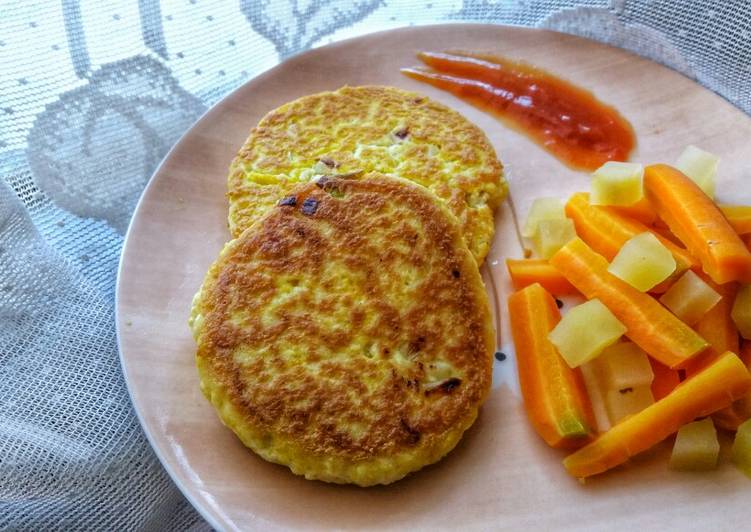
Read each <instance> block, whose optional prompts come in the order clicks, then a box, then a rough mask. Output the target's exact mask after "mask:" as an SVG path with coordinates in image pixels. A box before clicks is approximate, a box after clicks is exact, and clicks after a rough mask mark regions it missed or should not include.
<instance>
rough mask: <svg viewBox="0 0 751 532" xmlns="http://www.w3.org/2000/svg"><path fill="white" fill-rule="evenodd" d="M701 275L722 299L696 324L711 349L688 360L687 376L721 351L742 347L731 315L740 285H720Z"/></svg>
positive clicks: (685, 368)
mask: <svg viewBox="0 0 751 532" xmlns="http://www.w3.org/2000/svg"><path fill="white" fill-rule="evenodd" d="M701 276H702V278H703V280H704V281H705V282H706V283H708V284H709V285H710V286H711V287H712V289H714V290H715V291H716V292H717V293H718V294H720V295H721V296H722V299H721V300H720V301H719V302H718V303H717V304H716V305H715V306H714V307H712V308H711V309H710V310H709V311H708V312H707V313H706V314H704V316H702V317H701V319H700V320H699V321H698V322H697V323H696V324H695V325H694V330H695V331H696V332H697V333H699V335H701V337H702V338H704V339H705V340H707V341H708V342H709V344H710V345H711V349H707V350H706V351H704V352H703V353H701V354H700V355H698V356H696V357H694V358H692V359H691V360H689V361H688V362H686V364H685V365H684V366H683V369H684V370H686V376H687V377H690V376H692V375H695V374H696V373H698V372H700V371H701V370H702V369H704V368H705V367H707V366H708V365H710V364H711V363H712V362H714V361H715V360H717V358H719V356H720V353H724V352H725V351H732V352H733V353H738V351H739V349H740V342H739V338H738V329H737V328H736V326H735V322H733V318H732V317H731V316H730V312H731V311H732V309H733V302H734V301H735V294H736V293H737V292H738V285H737V284H736V283H727V284H722V285H718V284H716V283H715V282H713V281H712V280H711V279H709V278H708V277H707V276H706V275H704V274H702V275H701Z"/></svg>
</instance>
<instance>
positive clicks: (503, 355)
mask: <svg viewBox="0 0 751 532" xmlns="http://www.w3.org/2000/svg"><path fill="white" fill-rule="evenodd" d="M495 359H496V360H497V361H498V362H503V361H504V360H506V353H503V352H501V351H496V352H495Z"/></svg>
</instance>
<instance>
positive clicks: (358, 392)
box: [196, 175, 493, 467]
mask: <svg viewBox="0 0 751 532" xmlns="http://www.w3.org/2000/svg"><path fill="white" fill-rule="evenodd" d="M290 196H291V197H294V205H289V204H291V203H293V202H292V200H291V199H290V200H288V201H286V203H288V205H277V206H276V207H274V208H273V210H272V211H271V212H269V213H268V214H267V215H266V216H265V217H264V218H262V219H261V220H259V221H258V222H257V223H256V224H255V225H253V226H252V227H251V228H249V229H248V230H246V231H245V232H244V233H243V234H242V235H240V237H239V238H238V239H237V240H235V241H234V242H233V243H231V244H230V245H229V247H228V248H227V249H226V250H225V252H224V253H223V254H222V256H221V257H220V258H219V260H218V261H217V262H216V263H215V264H214V265H213V266H212V268H211V269H210V271H209V273H208V275H207V278H206V281H205V283H204V286H203V288H202V292H201V295H200V299H199V300H198V302H197V310H198V312H199V313H200V314H201V315H202V323H203V324H202V326H201V328H200V330H199V331H196V332H197V340H198V344H199V349H198V354H197V357H198V358H199V360H200V359H203V362H205V363H208V367H210V371H211V374H212V379H213V380H214V381H215V382H217V383H219V385H220V386H221V387H222V388H223V389H224V390H225V392H226V394H227V395H228V396H229V397H230V400H231V402H232V403H233V406H234V407H235V408H236V409H237V410H238V411H240V412H241V413H242V417H243V422H244V423H246V424H249V425H252V426H253V427H254V430H256V432H259V431H260V432H261V433H268V435H269V437H270V438H279V437H281V438H285V439H287V440H290V441H294V442H295V445H298V446H299V448H300V450H301V451H302V452H305V453H309V454H312V455H317V456H338V457H344V458H346V459H347V460H350V461H361V460H368V459H370V458H374V457H378V456H384V455H390V454H393V453H398V452H399V451H400V450H403V449H411V448H415V447H420V446H423V447H425V448H430V447H434V448H435V447H436V441H438V440H440V439H441V438H442V437H443V435H444V434H446V433H447V432H448V431H450V430H451V429H455V428H456V427H457V426H458V425H461V424H462V423H464V425H463V426H462V429H461V430H463V429H464V428H466V426H467V425H468V424H469V423H471V422H472V420H473V419H474V416H475V415H476V410H477V407H478V406H479V404H480V403H481V402H482V401H483V399H484V397H485V396H486V394H487V392H488V389H489V386H490V380H491V355H490V351H491V350H492V347H493V346H492V341H493V340H492V338H493V335H492V328H491V325H490V320H489V317H490V316H489V311H488V304H487V296H486V294H485V291H484V288H483V285H482V282H481V280H480V276H479V273H478V271H477V267H476V265H475V263H474V261H473V259H472V257H471V255H470V254H469V252H468V250H467V248H466V246H465V245H464V244H463V243H462V240H461V235H460V232H459V229H458V227H457V225H456V222H455V221H454V220H453V218H452V217H451V215H450V214H448V212H447V211H446V209H445V207H443V206H442V205H441V204H440V203H439V202H438V201H435V200H434V199H433V198H432V197H431V195H430V194H429V193H428V192H427V191H425V190H424V189H421V188H420V187H416V186H413V185H411V184H408V183H407V182H405V181H402V180H395V179H392V178H387V177H383V176H377V175H376V176H369V177H367V178H366V179H361V180H346V179H330V180H328V181H327V182H326V183H325V184H321V183H319V184H314V183H309V184H304V185H300V186H299V187H298V188H296V189H294V191H293V193H292V194H291V195H290ZM282 203H285V202H282ZM314 204H315V209H313V207H312V206H313V205H314ZM332 265H335V266H336V269H332ZM413 274H414V275H413ZM345 278H346V279H347V283H348V284H344V285H343V284H342V283H343V281H342V279H345ZM280 279H286V280H290V279H291V280H292V281H291V282H292V283H293V284H294V283H295V282H296V283H297V288H299V287H303V288H304V289H303V290H301V291H300V292H299V293H297V294H296V295H295V296H294V297H292V298H290V299H288V300H287V302H286V303H284V304H281V305H277V306H274V307H273V310H270V309H271V306H272V304H273V301H274V298H275V297H277V296H279V293H280V292H279V291H280V290H281V288H280V284H279V283H280ZM295 279H296V280H297V281H294V280H295ZM285 282H286V281H285ZM410 283H411V284H410ZM286 286H287V288H290V285H289V284H288V285H286ZM310 287H315V288H317V290H315V291H312V290H307V288H310ZM294 288H295V287H293V289H294ZM342 311H344V312H345V315H346V316H347V318H346V319H345V323H341V324H340V326H337V325H332V323H338V321H341V316H342V314H341V312H342ZM332 317H333V318H336V319H337V320H338V321H335V322H332V321H328V320H329V318H332ZM346 321H348V323H346ZM363 339H365V341H366V342H367V345H365V346H364V347H363V345H362V341H363ZM371 344H372V345H374V346H377V350H375V351H374V350H372V349H371V350H370V351H368V346H369V345H371ZM366 352H370V354H371V356H368V355H366ZM239 353H242V355H240V354H239ZM405 360H406V362H405ZM441 363H448V364H449V365H450V366H451V367H452V368H453V369H452V370H451V371H450V372H449V373H450V375H448V374H447V375H445V376H444V377H442V378H441V379H439V380H438V381H435V382H431V383H427V382H426V378H427V377H428V376H429V375H435V374H436V373H435V371H436V370H435V367H436V364H439V365H440V364H441ZM199 366H200V361H199ZM313 368H315V371H314V370H313ZM352 427H356V429H352ZM452 445H453V444H452ZM444 452H445V451H444ZM437 458H440V456H438V457H433V458H432V459H431V460H435V459H437ZM418 467H419V466H418Z"/></svg>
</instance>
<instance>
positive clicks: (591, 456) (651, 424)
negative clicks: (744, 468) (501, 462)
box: [563, 353, 751, 478]
mask: <svg viewBox="0 0 751 532" xmlns="http://www.w3.org/2000/svg"><path fill="white" fill-rule="evenodd" d="M749 390H751V375H749V372H748V370H747V369H746V366H745V365H744V364H743V362H741V360H740V359H739V358H738V357H737V356H736V355H735V354H733V353H725V354H724V355H722V356H721V357H720V358H719V359H717V360H716V361H715V362H714V363H713V364H712V365H711V366H709V367H707V368H706V369H704V370H703V371H701V372H700V373H698V374H697V375H695V376H694V377H692V378H690V379H687V380H685V381H684V382H683V383H681V384H680V385H679V386H678V387H677V388H676V389H674V390H673V391H672V392H670V394H668V395H667V396H666V397H663V398H662V399H660V400H659V401H657V402H656V403H654V404H653V405H651V406H649V407H647V408H645V409H644V410H642V411H641V412H639V413H637V414H634V415H633V416H631V417H628V418H626V419H625V420H623V421H622V422H620V423H619V424H617V425H615V426H614V427H613V428H611V429H610V430H609V431H607V432H606V433H604V434H601V435H600V436H598V437H597V439H595V440H594V441H593V442H591V443H589V444H587V445H586V446H585V447H582V448H581V449H579V450H578V451H576V452H575V453H573V454H571V455H569V456H568V457H566V459H564V461H563V465H564V466H565V467H566V470H567V471H568V472H569V473H570V474H571V475H573V476H575V477H579V478H584V477H589V476H592V475H596V474H598V473H602V472H604V471H607V470H608V469H611V468H613V467H616V466H618V465H620V464H622V463H624V462H626V461H627V460H628V459H629V458H630V457H631V456H634V455H636V454H638V453H640V452H642V451H645V450H647V449H649V448H650V447H652V446H653V445H655V444H656V443H659V442H661V441H662V440H664V439H665V438H667V437H668V436H670V435H671V434H672V433H674V432H676V431H677V430H678V429H679V428H680V427H681V426H682V425H685V424H686V423H689V422H691V421H693V420H694V419H696V418H697V417H702V416H707V415H709V414H711V413H712V412H715V411H717V410H719V409H720V408H723V407H725V406H728V405H729V404H730V403H731V402H732V401H734V400H736V399H738V398H739V397H742V396H743V395H745V394H746V393H748V391H749ZM747 445H748V447H749V449H748V451H746V452H749V451H751V442H749V443H748V444H747ZM740 447H741V446H739V448H740ZM744 449H745V448H744ZM739 456H742V457H745V452H743V450H741V452H740V453H739ZM744 463H745V462H744ZM748 465H749V466H751V461H749V462H748Z"/></svg>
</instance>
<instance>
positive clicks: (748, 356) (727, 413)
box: [712, 342, 751, 431]
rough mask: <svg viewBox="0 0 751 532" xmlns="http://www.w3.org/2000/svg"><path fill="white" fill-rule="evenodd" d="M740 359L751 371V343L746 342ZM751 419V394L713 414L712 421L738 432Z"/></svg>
mask: <svg viewBox="0 0 751 532" xmlns="http://www.w3.org/2000/svg"><path fill="white" fill-rule="evenodd" d="M738 356H739V358H740V359H741V360H742V361H743V363H744V364H746V367H747V368H748V369H749V371H751V342H744V343H743V347H742V348H741V352H740V353H739V354H738ZM749 418H751V393H748V394H746V395H744V396H743V397H741V398H740V399H738V400H737V401H735V402H734V403H733V404H732V405H730V406H729V407H727V408H723V409H722V410H718V411H717V412H715V413H714V414H712V419H713V420H714V422H715V425H717V426H718V427H720V428H723V429H725V430H730V431H736V430H738V427H740V425H741V423H743V422H744V421H746V420H747V419H749Z"/></svg>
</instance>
